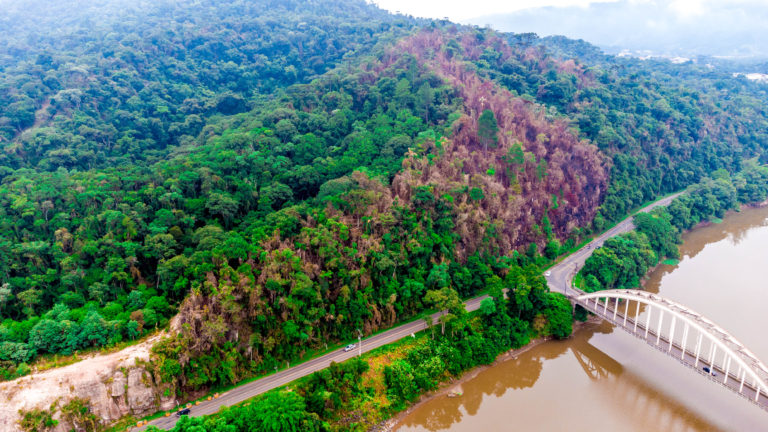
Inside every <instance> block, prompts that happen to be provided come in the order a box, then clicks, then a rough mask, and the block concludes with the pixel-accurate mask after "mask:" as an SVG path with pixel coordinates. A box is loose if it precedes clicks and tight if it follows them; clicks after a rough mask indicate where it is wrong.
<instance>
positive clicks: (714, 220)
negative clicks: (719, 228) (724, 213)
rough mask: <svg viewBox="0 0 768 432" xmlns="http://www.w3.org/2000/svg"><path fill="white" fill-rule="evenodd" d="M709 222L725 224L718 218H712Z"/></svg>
mask: <svg viewBox="0 0 768 432" xmlns="http://www.w3.org/2000/svg"><path fill="white" fill-rule="evenodd" d="M709 221H710V222H712V223H713V224H721V223H723V220H722V219H720V218H718V217H713V218H710V219H709Z"/></svg>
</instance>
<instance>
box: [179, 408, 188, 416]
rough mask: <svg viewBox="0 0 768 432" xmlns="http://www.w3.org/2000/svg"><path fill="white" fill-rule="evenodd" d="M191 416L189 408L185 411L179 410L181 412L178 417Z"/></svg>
mask: <svg viewBox="0 0 768 432" xmlns="http://www.w3.org/2000/svg"><path fill="white" fill-rule="evenodd" d="M185 415H189V408H184V409H183V410H179V412H177V413H176V417H181V416H185Z"/></svg>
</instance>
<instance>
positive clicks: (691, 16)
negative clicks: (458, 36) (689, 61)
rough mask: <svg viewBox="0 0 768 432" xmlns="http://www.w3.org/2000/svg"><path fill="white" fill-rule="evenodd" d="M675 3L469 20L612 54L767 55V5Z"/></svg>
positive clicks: (628, 3)
mask: <svg viewBox="0 0 768 432" xmlns="http://www.w3.org/2000/svg"><path fill="white" fill-rule="evenodd" d="M730 3H732V2H730ZM676 5H679V2H666V1H661V0H650V1H643V2H639V1H630V0H623V1H619V2H614V3H593V4H592V5H590V6H588V7H540V8H532V9H526V10H523V11H519V12H515V13H511V14H502V15H494V16H482V17H478V18H475V19H472V20H469V22H470V23H472V24H477V25H486V24H487V25H490V26H492V27H493V28H495V29H497V30H502V31H512V32H516V33H524V32H534V33H537V34H539V35H542V36H547V35H564V36H567V37H569V38H581V39H584V40H586V41H588V42H591V43H593V44H596V45H599V46H600V47H602V48H604V49H605V50H606V51H607V52H610V53H621V52H629V53H631V54H633V55H639V56H644V55H661V56H669V57H676V56H681V57H695V56H698V55H705V56H717V57H729V58H741V59H753V58H768V33H766V31H765V29H766V27H768V4H766V3H764V2H763V3H760V4H759V3H758V2H739V4H726V2H719V1H718V2H714V1H709V2H707V1H705V2H703V3H702V5H701V6H700V7H698V8H687V9H682V8H681V7H680V6H676Z"/></svg>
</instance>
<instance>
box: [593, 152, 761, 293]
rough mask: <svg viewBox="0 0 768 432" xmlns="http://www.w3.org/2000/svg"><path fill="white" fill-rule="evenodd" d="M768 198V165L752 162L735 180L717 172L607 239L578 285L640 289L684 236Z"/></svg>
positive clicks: (638, 216)
mask: <svg viewBox="0 0 768 432" xmlns="http://www.w3.org/2000/svg"><path fill="white" fill-rule="evenodd" d="M767 197H768V167H767V166H765V165H758V164H757V163H756V162H755V161H751V162H749V163H747V164H746V166H745V168H744V169H743V170H742V171H739V172H737V173H734V174H732V175H731V174H729V173H728V172H727V171H725V170H718V171H716V172H714V173H713V174H712V177H708V178H706V179H704V180H703V181H701V182H699V183H697V184H695V185H692V186H689V187H688V189H686V191H685V192H684V193H683V194H682V195H680V196H679V197H677V198H675V199H674V200H673V201H672V203H670V205H669V206H666V207H659V208H656V209H654V210H653V211H652V212H650V213H638V214H636V215H635V216H634V222H635V226H636V228H635V230H633V231H632V232H629V233H626V234H621V235H618V236H616V237H613V238H610V239H608V240H606V241H605V243H604V244H603V246H602V247H600V248H598V249H596V250H595V251H594V252H593V253H592V255H591V256H590V257H589V258H588V259H587V261H586V262H585V263H584V267H583V268H582V269H581V270H580V271H579V274H578V279H579V286H580V288H582V289H583V290H584V291H587V292H594V291H600V290H604V289H623V288H636V287H638V286H640V280H641V279H642V278H643V277H644V276H645V275H646V273H647V272H648V270H649V269H650V268H652V267H654V266H656V265H657V264H659V262H660V260H663V258H665V257H666V258H669V259H672V260H676V259H677V258H679V255H678V249H677V247H678V245H679V244H680V243H681V241H682V240H681V237H680V234H682V233H683V232H684V231H686V230H689V229H691V228H693V227H694V226H696V225H697V224H699V223H702V222H710V221H712V220H715V219H721V218H723V217H724V216H725V213H726V212H727V211H729V210H738V209H739V207H740V206H741V205H745V204H751V203H760V202H763V201H765V199H766V198H767Z"/></svg>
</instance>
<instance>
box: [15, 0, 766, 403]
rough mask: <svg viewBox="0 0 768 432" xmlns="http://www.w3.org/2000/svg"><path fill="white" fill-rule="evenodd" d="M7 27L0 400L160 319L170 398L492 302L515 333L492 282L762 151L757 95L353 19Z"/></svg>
mask: <svg viewBox="0 0 768 432" xmlns="http://www.w3.org/2000/svg"><path fill="white" fill-rule="evenodd" d="M6 3H8V4H7V5H5V4H4V7H5V6H7V7H5V10H6V11H7V12H6V13H5V14H4V16H2V17H0V29H3V31H2V36H0V147H2V149H3V151H2V152H0V322H2V324H0V367H2V369H0V373H1V374H2V375H3V376H4V377H6V378H9V377H13V376H17V375H19V374H22V373H24V372H25V371H26V370H27V368H26V366H23V367H20V366H19V365H24V363H25V362H30V361H31V360H33V359H34V358H35V357H36V356H37V355H40V354H46V353H51V354H59V353H63V354H70V353H72V352H74V351H76V350H80V349H84V348H89V347H98V346H104V345H110V344H115V343H118V342H120V341H125V340H129V339H134V338H137V337H138V336H140V335H141V334H144V333H146V332H147V331H149V330H150V329H155V328H158V327H163V326H165V325H166V324H167V322H168V320H169V319H170V318H171V317H172V316H174V315H176V314H178V320H177V322H178V324H179V329H180V331H179V334H178V336H177V337H176V338H172V339H169V340H168V341H166V342H165V343H163V344H161V345H160V346H158V347H157V349H156V352H155V356H156V357H155V360H156V364H157V376H158V380H161V381H167V382H171V381H173V382H177V381H178V383H177V384H174V389H175V390H176V391H178V392H179V393H183V392H185V391H187V390H190V389H191V390H197V389H201V388H205V387H208V386H211V385H218V384H226V383H231V382H234V381H237V380H239V379H241V378H243V377H245V376H249V375H251V374H254V373H257V372H260V371H265V370H271V369H272V368H273V366H274V365H275V364H277V363H278V362H282V361H284V360H293V359H295V358H298V357H300V356H301V355H302V354H304V353H305V352H307V351H308V350H312V349H315V348H317V347H319V346H321V345H323V344H325V343H327V342H336V341H340V340H345V339H348V338H351V337H353V336H354V335H355V334H356V331H355V330H356V329H358V328H359V329H361V330H362V331H364V332H365V333H370V332H373V331H376V330H378V329H381V328H385V327H388V326H390V325H392V324H394V323H395V322H397V321H398V320H402V319H404V318H408V317H412V316H414V315H416V314H418V313H420V312H422V311H423V310H425V309H426V308H429V307H434V306H435V305H436V304H438V303H439V302H437V301H430V299H431V300H435V299H439V298H447V297H451V295H452V293H455V294H456V295H458V296H462V297H464V296H469V295H472V294H475V293H477V292H479V291H481V290H483V289H485V288H486V287H487V286H488V285H489V281H492V280H496V279H493V278H498V280H500V281H503V283H504V284H506V285H505V287H506V288H510V289H513V290H519V295H516V296H514V297H513V300H512V301H511V302H512V303H513V304H512V305H511V306H510V307H509V308H510V309H511V310H513V311H517V312H516V313H517V315H519V317H520V319H521V320H523V321H525V322H526V323H532V322H533V321H534V320H535V319H536V317H537V316H539V317H540V318H541V317H542V316H546V313H545V312H546V310H547V308H549V307H550V304H551V303H552V302H551V301H550V300H549V299H548V297H547V296H546V295H545V294H543V293H542V292H540V291H541V290H538V289H532V288H531V287H532V286H533V285H535V283H533V282H531V283H528V282H525V280H528V279H525V278H524V279H525V280H523V281H522V282H521V281H520V280H518V279H519V278H518V277H517V276H515V275H519V274H522V273H526V274H528V273H533V272H534V271H533V270H531V268H532V267H531V266H533V268H534V269H535V266H536V265H539V264H542V263H544V262H547V260H551V259H554V258H556V257H557V256H558V255H559V254H560V253H562V252H564V251H567V250H568V249H570V247H572V246H573V245H574V244H575V242H577V241H579V240H580V239H581V238H582V237H583V235H584V234H585V233H587V232H589V231H590V230H594V229H597V230H600V229H602V228H603V227H605V226H606V225H607V224H608V223H610V222H611V221H614V220H616V219H617V218H619V217H621V216H623V215H625V214H626V213H627V212H628V211H629V210H630V209H632V208H633V207H635V206H637V205H638V204H640V203H641V202H643V201H646V200H649V199H652V198H654V197H656V196H658V195H660V194H663V193H667V192H671V191H675V190H678V189H682V188H684V187H686V186H688V185H690V184H693V183H696V182H698V181H700V180H701V179H702V178H704V177H705V176H706V175H708V174H710V173H713V172H715V171H716V170H725V172H736V171H739V170H740V169H741V168H742V165H743V161H744V160H745V159H746V158H752V157H759V158H763V160H764V159H765V154H766V153H765V152H766V148H767V147H766V146H767V145H768V141H766V130H768V127H767V126H768V122H767V121H766V112H765V110H766V108H765V107H766V102H767V99H768V97H767V96H766V92H765V88H764V87H759V86H758V85H756V84H752V83H748V82H746V81H745V80H743V79H734V78H732V77H731V76H730V74H729V73H725V72H721V71H719V70H718V69H711V68H707V67H704V66H699V65H695V64H687V65H672V64H670V63H665V62H643V61H639V60H632V59H618V58H613V57H609V56H605V55H602V54H601V53H599V52H597V51H596V49H595V48H594V47H591V46H589V45H587V44H584V43H581V42H574V41H570V40H567V39H563V38H546V39H539V38H537V37H536V36H535V35H529V34H527V35H526V34H522V35H520V34H499V33H495V32H493V31H490V30H487V29H477V28H473V27H463V26H458V25H454V24H452V23H447V22H440V21H427V20H416V19H412V18H408V17H403V16H394V15H390V14H388V13H386V12H383V11H381V10H379V9H377V8H376V7H375V6H373V5H369V4H367V3H365V2H363V1H359V0H341V1H326V0H313V1H309V0H307V1H226V2H225V1H219V0H203V1H198V2H183V3H180V2H174V1H165V0H161V1H152V2H149V1H146V2H145V1H141V2H136V1H130V2H129V1H121V0H117V1H111V2H107V3H99V4H89V5H88V6H87V7H78V6H82V5H79V4H78V3H77V2H74V1H60V2H53V1H47V0H35V1H34V2H32V3H34V7H36V8H37V9H38V10H40V11H46V12H45V16H41V17H36V18H35V19H32V18H31V17H30V15H28V14H26V13H25V9H28V8H30V7H32V6H30V2H13V1H11V2H6ZM529 279H530V280H533V279H532V277H531V278H529ZM446 290H448V291H446ZM428 293H433V294H432V295H431V296H428ZM434 293H442V294H441V295H438V294H434ZM441 296H442V297H441ZM520 311H525V313H523V314H522V315H521V312H520ZM521 325H522V324H521ZM526 325H528V324H526Z"/></svg>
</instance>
